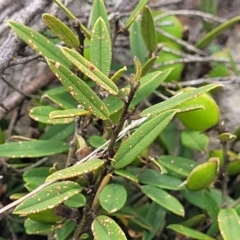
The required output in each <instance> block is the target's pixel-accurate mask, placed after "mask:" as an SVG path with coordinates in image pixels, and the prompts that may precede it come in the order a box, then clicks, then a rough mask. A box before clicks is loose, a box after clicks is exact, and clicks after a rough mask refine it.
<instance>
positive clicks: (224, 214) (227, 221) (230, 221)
mask: <svg viewBox="0 0 240 240" xmlns="http://www.w3.org/2000/svg"><path fill="white" fill-rule="evenodd" d="M218 226H219V229H220V233H221V235H222V237H223V240H233V239H236V238H238V236H240V221H239V216H238V215H237V212H236V210H235V209H234V208H225V209H221V210H220V212H219V214H218Z"/></svg>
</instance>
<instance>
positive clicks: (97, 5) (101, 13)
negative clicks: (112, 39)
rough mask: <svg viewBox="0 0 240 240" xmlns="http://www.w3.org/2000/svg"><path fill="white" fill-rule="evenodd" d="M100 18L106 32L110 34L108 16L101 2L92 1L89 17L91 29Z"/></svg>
mask: <svg viewBox="0 0 240 240" xmlns="http://www.w3.org/2000/svg"><path fill="white" fill-rule="evenodd" d="M100 17H101V18H102V19H103V21H104V23H105V25H106V27H107V30H108V32H109V33H110V24H109V21H108V14H107V10H106V7H105V4H104V1H103V0H94V1H93V5H92V16H91V18H92V19H91V27H92V29H93V28H94V25H95V24H96V22H97V21H98V19H99V18H100Z"/></svg>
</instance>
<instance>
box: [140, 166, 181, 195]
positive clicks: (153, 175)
mask: <svg viewBox="0 0 240 240" xmlns="http://www.w3.org/2000/svg"><path fill="white" fill-rule="evenodd" d="M139 182H141V183H143V184H147V185H151V186H155V187H159V188H163V189H169V190H178V189H179V188H180V187H179V185H180V184H181V183H182V181H181V180H179V179H178V178H175V177H172V176H170V175H167V174H162V173H160V172H159V171H157V170H154V169H146V170H145V171H144V172H142V173H141V174H140V175H139Z"/></svg>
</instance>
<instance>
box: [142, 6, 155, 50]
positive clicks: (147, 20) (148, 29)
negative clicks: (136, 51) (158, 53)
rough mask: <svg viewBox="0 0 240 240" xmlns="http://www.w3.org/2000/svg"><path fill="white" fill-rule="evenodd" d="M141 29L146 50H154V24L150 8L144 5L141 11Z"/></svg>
mask: <svg viewBox="0 0 240 240" xmlns="http://www.w3.org/2000/svg"><path fill="white" fill-rule="evenodd" d="M141 31H142V36H143V40H144V42H145V44H146V47H147V49H148V51H149V52H150V53H151V52H154V51H155V49H156V46H157V38H156V32H155V26H154V21H153V16H152V13H151V10H150V8H149V7H148V6H145V8H144V9H143V12H142V21H141Z"/></svg>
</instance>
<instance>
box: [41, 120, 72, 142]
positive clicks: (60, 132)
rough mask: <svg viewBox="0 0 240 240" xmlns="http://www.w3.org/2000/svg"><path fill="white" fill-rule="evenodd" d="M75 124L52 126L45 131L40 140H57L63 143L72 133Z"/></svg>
mask: <svg viewBox="0 0 240 240" xmlns="http://www.w3.org/2000/svg"><path fill="white" fill-rule="evenodd" d="M74 127H75V123H74V122H72V123H70V124H59V125H52V126H50V127H49V128H47V129H46V130H45V133H44V134H43V135H42V136H41V139H42V140H53V139H57V140H59V141H63V140H65V139H66V138H68V137H69V136H70V135H72V134H73V133H74Z"/></svg>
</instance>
